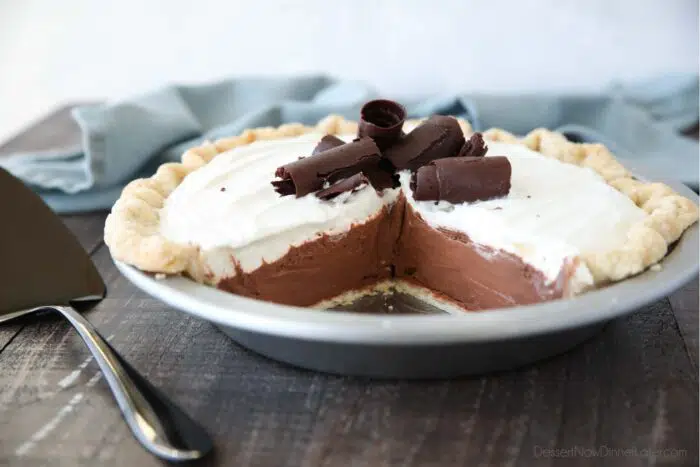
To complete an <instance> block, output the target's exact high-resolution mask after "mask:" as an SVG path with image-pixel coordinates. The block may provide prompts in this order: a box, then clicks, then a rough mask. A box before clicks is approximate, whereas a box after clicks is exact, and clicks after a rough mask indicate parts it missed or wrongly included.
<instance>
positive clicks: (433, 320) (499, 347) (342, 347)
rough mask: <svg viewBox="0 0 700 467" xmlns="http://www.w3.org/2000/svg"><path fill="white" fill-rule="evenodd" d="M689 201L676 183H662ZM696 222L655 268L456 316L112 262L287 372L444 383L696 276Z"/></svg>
mask: <svg viewBox="0 0 700 467" xmlns="http://www.w3.org/2000/svg"><path fill="white" fill-rule="evenodd" d="M666 183H668V184H669V185H670V186H671V187H672V188H674V189H675V190H676V191H677V192H679V193H680V194H682V195H684V196H687V197H688V198H690V199H692V200H693V201H695V202H697V200H698V197H697V195H696V194H695V193H694V192H693V191H691V190H690V189H688V188H687V187H685V186H684V185H683V184H681V183H677V182H676V183H674V182H666ZM699 242H700V236H699V234H698V224H697V223H696V224H695V225H693V226H692V227H691V228H689V229H688V230H687V231H686V232H685V233H684V234H683V236H682V237H681V239H680V240H679V241H678V242H677V243H676V244H675V245H674V246H673V249H672V250H671V252H670V253H669V254H668V255H667V256H666V258H664V260H663V261H662V262H661V263H660V266H661V267H660V268H654V269H655V270H648V271H646V272H644V273H642V274H639V275H637V276H635V277H632V278H629V279H627V280H624V281H621V282H618V283H615V284H612V285H610V286H607V287H604V288H601V289H597V290H593V291H590V292H588V293H585V294H583V295H581V296H578V297H575V298H572V299H563V300H554V301H549V302H545V303H541V304H537V305H527V306H518V307H511V308H504V309H495V310H488V311H482V312H476V313H463V314H419V315H389V314H382V315H376V314H367V313H355V312H345V311H323V310H312V309H307V308H299V307H290V306H284V305H277V304H273V303H269V302H264V301H259V300H254V299H250V298H245V297H241V296H238V295H234V294H231V293H227V292H223V291H220V290H217V289H214V288H212V287H207V286H204V285H201V284H198V283H196V282H194V281H192V280H190V279H187V278H184V277H168V278H165V279H155V278H154V277H153V275H151V274H147V273H144V272H142V271H140V270H138V269H136V268H134V267H132V266H129V265H127V264H124V263H121V262H119V261H115V264H116V266H117V268H118V269H119V270H120V271H121V272H122V274H123V275H124V276H125V277H126V278H127V279H128V280H129V281H131V282H132V283H133V284H134V285H136V286H137V287H138V288H140V289H142V290H144V291H145V292H146V293H148V294H150V295H152V296H153V297H155V298H157V299H159V300H161V301H163V302H165V303H167V304H168V305H170V306H172V307H174V308H176V309H179V310H181V311H183V312H185V313H189V314H191V315H194V316H197V317H199V318H201V319H204V320H207V321H210V322H211V323H213V324H215V325H216V326H218V327H219V328H220V329H221V330H222V331H223V332H224V333H226V334H227V335H229V336H230V337H231V338H233V339H234V340H235V341H237V342H238V343H239V344H241V345H243V346H245V347H247V348H249V349H251V350H253V351H255V352H258V353H260V354H263V355H265V356H267V357H270V358H272V359H275V360H278V361H282V362H286V363H289V364H292V365H295V366H299V367H303V368H307V369H312V370H318V371H323V372H330V373H337V374H343V375H354V376H368V377H375V378H444V377H455V376H460V375H470V374H480V373H486V372H492V371H500V370H506V369H511V368H516V367H518V366H521V365H525V364H529V363H532V362H534V361H537V360H539V359H542V358H546V357H549V356H552V355H556V354H559V353H562V352H565V351H567V350H569V349H571V348H572V347H574V346H576V345H578V344H579V343H581V342H583V341H584V340H586V339H588V338H589V337H591V336H592V335H594V334H595V333H596V332H597V331H598V330H599V329H600V328H602V326H604V325H605V323H607V322H608V321H610V320H611V319H614V318H618V317H620V316H623V315H625V314H628V313H631V312H633V311H634V310H637V309H638V308H640V307H642V306H644V305H646V304H648V303H651V302H654V301H656V300H658V299H660V298H662V297H665V296H667V295H668V294H670V293H671V292H673V291H675V290H676V289H678V288H679V287H681V286H683V285H684V284H685V283H687V282H688V281H689V280H691V279H692V278H694V277H695V276H696V274H697V273H698V256H699V251H698V244H699Z"/></svg>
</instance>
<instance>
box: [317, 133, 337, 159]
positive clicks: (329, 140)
mask: <svg viewBox="0 0 700 467" xmlns="http://www.w3.org/2000/svg"><path fill="white" fill-rule="evenodd" d="M343 144H345V141H343V140H342V139H340V138H338V137H337V136H333V135H326V136H324V137H323V138H321V141H319V142H318V144H317V145H316V147H315V148H314V151H313V152H312V153H311V155H312V156H315V155H316V154H318V153H319V152H323V151H328V150H329V149H333V148H337V147H338V146H342V145H343Z"/></svg>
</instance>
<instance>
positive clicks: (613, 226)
mask: <svg viewBox="0 0 700 467" xmlns="http://www.w3.org/2000/svg"><path fill="white" fill-rule="evenodd" d="M411 129H413V128H412V127H408V125H407V128H405V131H407V132H408V131H410V130H411ZM322 136H323V135H322V134H318V133H310V134H306V135H302V136H299V137H295V138H284V139H277V140H269V141H257V142H254V143H252V144H250V145H247V146H242V147H239V148H235V149H233V150H231V151H228V152H226V153H223V154H220V155H218V156H217V157H215V158H214V159H213V160H212V161H211V162H210V163H209V164H207V165H205V166H204V167H202V168H200V169H198V170H196V171H195V172H193V173H191V174H190V175H188V176H187V177H186V178H185V179H184V180H183V182H182V183H181V184H180V186H178V188H177V189H176V190H175V191H174V192H173V193H172V194H171V195H170V196H169V197H168V198H167V199H166V202H165V205H164V207H163V209H162V210H161V221H160V226H161V232H162V234H163V235H164V236H165V237H167V238H169V239H170V240H173V241H176V242H179V243H190V244H196V245H199V246H200V247H201V249H202V254H203V255H204V256H205V257H206V261H207V263H208V264H209V266H210V267H211V268H212V272H214V273H215V274H216V275H217V276H230V275H232V274H234V273H235V271H234V270H233V269H232V264H231V261H230V259H229V258H230V257H231V255H232V256H234V257H235V258H236V260H237V261H238V263H239V264H240V267H241V269H242V270H243V271H244V272H251V271H253V270H255V269H257V268H258V267H260V266H261V265H262V264H263V262H268V263H269V262H273V261H276V260H277V259H279V258H281V257H283V256H284V255H285V254H286V253H287V252H288V251H289V249H290V247H291V246H299V245H302V244H304V243H306V242H308V241H310V240H314V239H315V238H318V237H319V236H321V235H324V234H327V235H336V234H342V233H344V232H347V231H348V230H349V229H350V228H352V227H353V226H354V225H358V224H362V223H364V222H366V221H368V220H369V219H371V218H373V217H374V216H375V215H376V214H377V213H378V212H379V211H380V210H381V209H382V207H383V206H387V205H391V204H393V203H394V202H395V201H396V199H397V196H398V195H399V192H400V190H403V191H404V193H405V194H406V199H407V201H408V202H409V203H410V205H411V206H412V207H413V208H414V209H415V210H416V211H418V212H419V213H420V215H421V216H422V217H423V219H425V221H426V222H427V223H428V224H429V225H431V226H433V227H435V228H439V227H442V228H447V229H450V230H454V231H457V232H462V233H464V234H466V235H467V236H469V237H470V238H471V239H472V240H473V241H474V242H475V243H477V244H481V245H485V246H488V247H490V248H492V249H496V250H503V251H507V252H509V253H513V254H516V255H518V256H519V257H521V258H522V259H523V261H525V262H526V263H528V264H530V265H532V266H533V267H535V268H537V269H539V270H540V271H542V273H543V274H545V276H546V277H547V278H548V279H549V280H555V279H556V278H557V276H558V275H559V273H560V271H561V268H562V266H563V265H564V264H565V262H566V261H568V260H573V259H575V258H579V257H581V256H582V255H585V254H587V253H600V252H605V251H610V250H614V249H618V248H620V247H621V246H622V245H624V243H625V242H626V241H627V232H628V231H629V229H630V227H631V225H632V224H634V223H636V222H638V221H640V220H642V219H643V218H644V216H645V214H644V211H643V210H641V209H640V208H638V207H637V206H636V205H635V204H634V203H633V202H632V201H631V200H630V199H629V198H628V197H627V196H625V195H624V194H622V193H620V192H618V191H617V190H615V189H614V188H612V187H611V186H609V185H608V184H607V183H605V181H604V180H603V179H602V177H600V176H599V175H598V174H597V173H596V172H595V171H593V170H591V169H588V168H581V167H577V166H574V165H571V164H566V163H563V162H560V161H558V160H556V159H552V158H548V157H545V156H543V155H541V154H539V153H537V152H535V151H532V150H530V149H528V148H527V147H525V146H522V145H519V144H509V143H499V142H493V141H486V143H487V145H488V152H487V154H486V157H489V156H498V155H501V156H506V157H508V159H509V161H510V163H511V167H512V177H511V190H510V193H509V194H508V196H506V197H504V198H499V199H493V200H489V201H479V202H474V203H461V204H451V203H447V202H440V203H435V202H433V201H415V200H414V199H413V193H412V191H411V189H410V186H409V180H410V174H409V173H408V172H407V171H405V172H402V173H401V174H400V180H401V188H400V189H393V190H392V189H389V190H384V192H382V193H380V194H377V192H376V191H375V190H373V189H372V188H371V187H366V188H364V189H362V190H359V191H357V192H355V193H343V194H342V195H340V196H338V197H337V198H334V199H332V200H329V201H324V200H320V199H319V198H317V197H316V196H315V194H314V193H311V194H309V195H306V196H303V197H301V198H295V197H294V196H280V195H279V194H277V193H276V192H275V191H274V189H273V187H272V185H271V184H270V181H271V180H272V179H273V175H274V172H275V169H276V168H277V167H280V166H282V165H284V164H286V163H289V162H292V161H294V160H296V159H297V158H298V157H300V156H308V155H310V154H311V152H312V151H313V149H314V147H315V146H316V144H317V143H318V141H319V140H320V139H321V137H322ZM339 137H340V138H341V139H343V140H345V141H351V140H352V139H353V138H354V137H355V135H344V136H339ZM222 252H225V253H227V254H224V255H222V254H221V253H222ZM484 254H485V255H487V254H488V250H484ZM592 284H593V279H592V276H591V274H590V272H589V271H588V268H587V267H586V266H585V264H584V263H583V262H580V263H579V266H578V268H577V269H576V271H575V273H574V276H573V277H572V280H571V282H570V287H571V289H572V292H574V293H576V292H579V291H581V290H583V289H585V288H587V287H589V286H591V285H592Z"/></svg>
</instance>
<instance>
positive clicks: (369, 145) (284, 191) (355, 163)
mask: <svg viewBox="0 0 700 467" xmlns="http://www.w3.org/2000/svg"><path fill="white" fill-rule="evenodd" d="M380 160H381V156H380V153H379V148H378V147H377V145H376V144H375V143H374V141H372V139H370V138H361V139H359V140H357V141H353V142H352V143H347V144H343V145H342V146H337V147H334V148H331V149H328V150H326V151H323V152H320V153H318V154H316V155H313V156H309V157H305V158H303V159H300V160H297V161H294V162H291V163H289V164H287V165H284V166H282V167H278V168H277V170H276V171H275V176H277V177H279V178H281V179H282V180H274V181H273V182H272V185H273V186H274V187H275V191H276V192H277V193H279V194H280V195H282V196H286V195H296V197H297V198H299V197H301V196H304V195H307V194H309V193H313V192H314V191H317V190H320V189H322V188H323V184H324V182H328V183H335V182H337V181H338V180H342V179H343V178H348V177H350V176H351V175H355V174H356V173H359V172H362V171H363V170H365V169H368V168H371V167H376V166H377V165H378V164H379V162H380Z"/></svg>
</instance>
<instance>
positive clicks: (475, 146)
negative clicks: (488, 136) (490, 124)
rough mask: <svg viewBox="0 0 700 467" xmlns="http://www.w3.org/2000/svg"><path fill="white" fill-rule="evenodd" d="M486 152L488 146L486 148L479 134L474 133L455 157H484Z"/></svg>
mask: <svg viewBox="0 0 700 467" xmlns="http://www.w3.org/2000/svg"><path fill="white" fill-rule="evenodd" d="M487 150H488V146H486V143H485V142H484V137H483V136H482V135H481V133H474V134H473V135H471V137H470V138H469V139H468V140H467V141H466V142H465V143H464V146H462V149H461V150H460V151H459V154H458V155H457V157H484V156H485V155H486V151H487Z"/></svg>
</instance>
